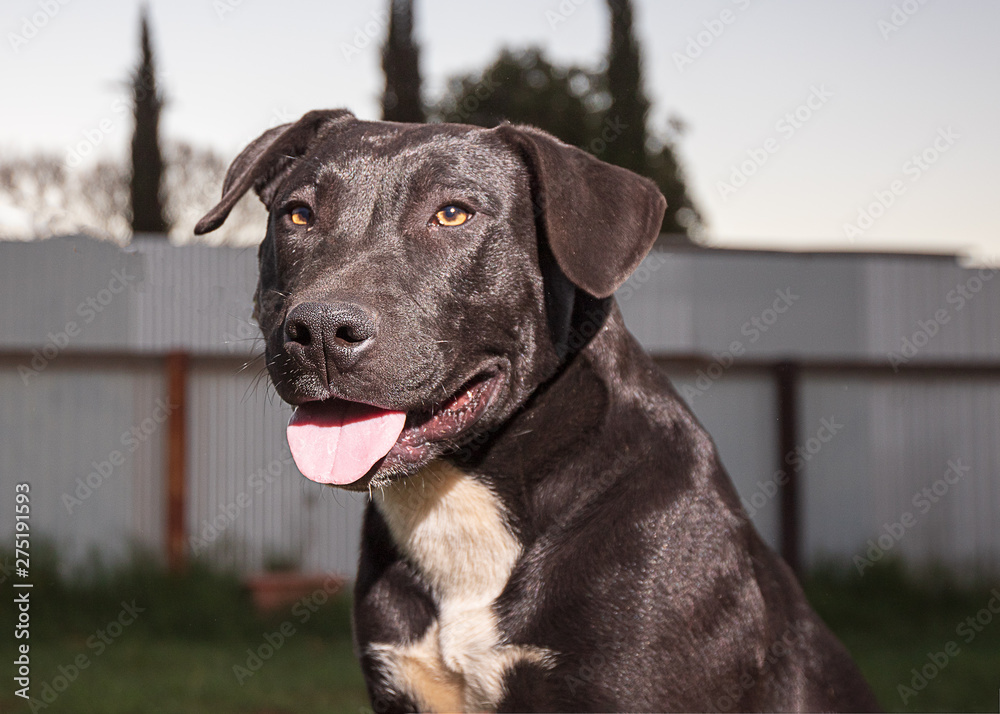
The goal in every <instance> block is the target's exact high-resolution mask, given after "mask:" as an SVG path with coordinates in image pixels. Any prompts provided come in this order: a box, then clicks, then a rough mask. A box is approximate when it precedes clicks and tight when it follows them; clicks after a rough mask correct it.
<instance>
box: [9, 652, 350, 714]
mask: <svg viewBox="0 0 1000 714" xmlns="http://www.w3.org/2000/svg"><path fill="white" fill-rule="evenodd" d="M261 634H263V632H262V633H261ZM262 641H263V640H261V639H255V640H245V641H236V640H234V641H231V642H198V641H191V640H177V639H161V638H156V639H151V638H150V637H149V636H144V635H135V636H132V637H130V636H129V635H128V634H124V635H122V637H121V638H120V639H119V640H117V641H115V642H114V644H113V645H111V646H110V647H108V648H107V650H106V651H105V652H104V653H102V654H101V655H100V656H98V657H90V665H89V666H88V667H87V669H84V670H82V671H80V672H79V674H78V675H77V677H76V679H75V681H74V682H73V683H72V684H71V685H70V686H68V687H66V688H65V689H64V691H63V692H62V693H61V694H59V695H58V698H57V699H56V700H55V701H54V702H53V703H52V706H51V707H50V708H48V709H45V710H42V711H53V712H74V713H79V714H85V713H87V712H101V713H102V714H126V713H132V712H135V713H137V714H138V713H143V714H154V713H155V714H175V713H176V714H195V713H201V712H204V713H205V714H217V713H218V714H228V713H230V712H232V713H233V714H236V713H240V714H250V713H256V714H265V712H266V713H267V714H278V713H279V712H282V713H284V712H288V713H289V714H293V713H298V712H302V713H303V714H309V713H311V712H316V713H319V712H323V713H327V712H345V713H346V712H350V713H351V714H357V713H358V712H359V711H360V710H361V709H362V708H363V707H367V705H368V701H367V696H366V694H365V689H364V684H363V682H362V679H361V672H360V670H359V669H358V666H357V663H356V662H355V659H354V654H353V652H352V651H351V645H350V642H349V641H345V640H342V639H340V640H333V641H330V640H328V639H326V638H322V637H317V636H315V635H311V634H304V633H298V634H296V635H295V636H293V637H292V638H291V639H290V640H289V641H288V642H286V643H285V644H284V645H283V646H282V647H281V648H279V649H278V650H277V651H276V652H275V653H274V655H273V656H272V657H271V658H270V659H268V660H267V661H265V662H264V663H263V666H261V667H260V669H259V670H257V671H256V672H255V673H254V674H253V675H252V676H250V677H249V678H247V679H245V680H244V681H243V682H242V684H240V683H238V682H237V679H236V676H235V675H234V673H233V665H236V664H238V665H241V666H243V665H245V663H246V659H247V652H246V650H247V648H256V647H259V646H260V644H261V642H262ZM80 653H90V654H92V651H91V650H88V649H87V647H86V646H85V644H84V643H83V641H81V640H74V639H65V640H57V641H53V642H43V643H41V644H38V645H35V646H33V647H32V673H33V681H32V690H31V691H32V696H33V697H35V698H38V699H41V697H42V695H43V694H44V693H45V690H44V688H43V683H48V684H50V685H51V684H53V680H54V679H55V678H56V677H57V676H59V667H60V665H63V666H65V665H67V664H68V663H71V662H72V661H73V659H74V658H75V657H76V655H78V654H80ZM0 711H3V712H19V711H30V709H29V708H28V707H27V706H25V705H24V703H23V701H21V700H18V698H17V697H14V696H13V695H12V693H11V692H10V688H9V687H8V686H5V687H4V691H3V692H2V693H0Z"/></svg>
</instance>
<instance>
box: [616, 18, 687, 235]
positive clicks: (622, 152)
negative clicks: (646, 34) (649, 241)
mask: <svg viewBox="0 0 1000 714" xmlns="http://www.w3.org/2000/svg"><path fill="white" fill-rule="evenodd" d="M608 10H609V11H610V13H611V42H610V46H609V48H608V60H607V62H608V69H607V86H608V93H609V94H610V95H611V103H610V106H608V109H607V112H606V114H605V125H606V126H607V127H616V128H619V129H620V134H619V135H618V136H617V137H616V138H614V140H612V141H609V142H608V147H607V152H606V154H605V156H602V157H601V158H603V159H604V160H605V161H608V162H610V163H612V164H615V165H617V166H621V167H623V168H626V169H631V170H632V171H635V172H636V173H638V174H642V175H643V176H647V177H648V178H651V179H653V180H654V181H655V182H656V184H657V186H659V188H660V191H661V192H662V193H663V195H664V196H666V198H667V213H666V215H665V216H664V217H663V228H662V231H663V233H666V234H670V235H687V236H688V237H690V238H694V237H697V236H698V235H700V232H701V216H700V215H699V214H698V211H697V209H696V208H695V207H694V204H693V202H692V201H691V198H690V196H688V193H687V187H686V186H685V183H684V176H683V173H682V171H681V168H680V165H679V164H678V162H677V158H676V156H675V155H674V145H675V143H674V142H675V139H676V138H677V137H679V136H680V134H681V130H682V126H683V125H682V124H681V123H680V122H679V121H677V120H673V121H672V122H671V123H670V125H669V128H668V131H667V133H666V134H665V135H663V136H660V135H656V134H652V133H651V132H650V131H649V127H648V116H649V110H650V103H649V99H648V98H647V97H646V94H645V91H644V90H643V87H642V57H641V54H640V50H639V42H638V40H637V39H636V38H635V34H634V30H633V25H634V23H633V18H632V2H631V0H608Z"/></svg>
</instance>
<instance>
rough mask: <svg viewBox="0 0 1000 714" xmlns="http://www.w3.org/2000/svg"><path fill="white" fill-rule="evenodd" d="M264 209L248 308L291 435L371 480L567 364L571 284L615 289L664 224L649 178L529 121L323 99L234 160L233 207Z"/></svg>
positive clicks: (454, 437)
mask: <svg viewBox="0 0 1000 714" xmlns="http://www.w3.org/2000/svg"><path fill="white" fill-rule="evenodd" d="M250 188H253V189H254V190H255V191H256V193H257V195H258V196H259V197H260V199H261V201H263V203H264V204H265V205H266V206H267V208H268V210H269V212H270V216H269V220H268V227H267V235H266V237H265V238H264V241H263V242H262V243H261V246H260V253H259V258H260V282H259V284H258V288H257V294H256V297H255V316H256V318H257V320H258V322H259V324H260V327H261V330H262V332H263V334H264V339H265V344H266V359H267V367H268V370H269V372H270V375H271V379H272V381H273V382H274V385H275V388H276V389H277V391H278V394H279V395H280V396H281V397H282V398H283V399H284V400H285V401H287V402H289V403H290V404H293V405H295V406H296V407H297V409H296V412H295V414H294V415H293V417H292V420H291V422H290V424H289V431H288V437H289V445H290V446H291V448H292V453H293V456H294V457H295V460H296V463H297V464H298V466H299V468H300V469H301V470H302V472H303V473H304V474H305V475H306V476H308V477H310V478H312V479H313V480H316V481H320V482H322V483H331V484H336V485H339V486H343V487H346V488H352V489H362V488H367V487H369V485H371V484H378V483H380V482H385V481H387V480H389V479H392V478H395V477H399V476H404V475H408V474H410V473H413V472H414V471H416V470H417V469H418V468H419V467H420V466H422V465H423V464H425V463H427V462H428V461H430V460H431V459H433V458H435V457H437V456H440V455H441V454H443V453H445V452H447V451H448V450H450V449H453V448H455V447H456V446H458V445H460V444H461V443H463V442H465V441H467V440H470V439H472V438H474V437H476V436H477V435H479V436H481V435H483V434H489V433H492V432H494V431H495V430H497V429H498V428H500V426H501V425H502V424H503V423H504V422H505V421H506V420H507V419H508V418H509V417H510V415H511V414H512V413H513V412H514V411H515V410H516V409H517V408H518V407H519V406H520V405H521V404H523V403H524V402H525V400H526V399H527V398H528V397H529V396H530V394H531V393H532V391H534V390H535V389H536V387H538V385H540V384H541V383H542V382H543V381H545V380H546V379H548V378H550V377H551V376H552V375H553V374H554V373H555V372H556V370H557V369H558V368H559V364H560V362H561V360H563V359H564V357H565V355H566V352H567V350H568V349H569V347H567V345H569V343H570V340H569V339H568V338H569V332H570V330H571V322H572V319H571V318H572V314H573V309H574V308H573V306H574V303H575V304H577V305H579V303H580V302H581V300H583V301H587V300H590V301H594V302H597V301H600V300H601V299H604V298H607V297H609V296H610V295H611V294H612V293H613V292H614V290H615V289H616V288H617V287H618V286H619V285H620V284H621V283H622V282H623V281H624V280H625V279H626V278H627V277H628V276H629V274H630V273H631V272H632V271H633V270H634V269H635V267H636V266H637V265H638V263H639V262H640V261H641V260H642V258H643V256H644V255H645V254H646V252H647V251H648V250H649V248H650V246H651V245H652V242H653V240H654V239H655V237H656V234H657V231H658V229H659V226H660V221H661V220H662V217H663V211H664V208H665V205H666V204H665V201H664V200H663V197H662V196H661V195H660V193H659V191H657V189H656V187H655V186H654V185H653V184H652V183H651V182H649V181H647V180H646V179H643V178H640V177H638V176H636V175H635V174H633V173H631V172H629V171H625V170H623V169H620V168H617V167H614V166H611V165H609V164H605V163H603V162H601V161H598V160H597V159H595V158H594V157H592V156H591V155H589V154H587V153H585V152H583V151H581V150H579V149H576V148H573V147H570V146H567V145H565V144H563V143H561V142H559V141H558V140H556V139H555V138H553V137H551V136H549V135H548V134H545V133H544V132H541V131H539V130H537V129H532V128H528V127H516V126H509V125H504V126H500V127H497V128H495V129H482V128H479V127H472V126H464V125H457V124H436V125H422V124H396V123H389V122H367V121H359V120H357V119H356V118H355V117H354V116H353V115H351V114H350V113H349V112H347V111H314V112H310V113H308V114H306V115H305V116H303V117H302V119H300V120H299V121H298V122H296V123H294V124H286V125H284V126H280V127H276V128H274V129H271V130H270V131H267V132H265V133H264V134H263V135H261V136H260V137H259V138H258V139H257V140H255V141H254V142H253V143H251V144H250V145H249V146H248V147H247V148H246V149H244V150H243V152H242V153H241V154H240V155H239V156H238V157H237V158H236V159H235V160H234V161H233V164H232V166H231V167H230V168H229V172H228V174H227V175H226V179H225V184H224V186H223V191H222V200H221V201H220V202H219V204H218V205H216V206H215V207H214V208H213V209H212V210H211V211H210V212H209V213H208V214H207V215H206V216H205V217H204V218H203V219H202V220H201V221H200V222H199V224H198V226H197V228H196V229H195V232H196V233H199V234H201V233H206V232H208V231H212V230H214V229H216V228H218V227H219V226H220V225H222V223H223V222H224V221H225V219H226V216H227V215H228V214H229V212H230V210H232V208H233V206H234V205H235V203H236V202H237V201H238V200H239V199H240V197H241V196H242V195H243V194H244V193H246V192H247V191H248V190H249V189H250Z"/></svg>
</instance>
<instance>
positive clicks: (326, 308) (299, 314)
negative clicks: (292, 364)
mask: <svg viewBox="0 0 1000 714" xmlns="http://www.w3.org/2000/svg"><path fill="white" fill-rule="evenodd" d="M373 337H375V315H374V314H373V313H372V312H371V311H370V310H368V309H366V308H363V307H361V306H360V305H356V304H354V303H349V302H332V303H326V302H304V303H302V304H300V305H296V306H295V307H294V308H292V310H291V312H289V313H288V317H286V318H285V349H286V350H287V351H288V352H290V353H292V354H295V355H296V356H298V355H299V354H301V357H302V358H304V360H305V361H306V363H307V365H308V366H311V367H314V368H318V369H322V370H324V372H325V373H326V374H327V375H329V373H330V367H331V366H332V367H334V368H335V369H336V370H338V371H343V370H346V369H349V368H350V367H352V366H353V365H354V363H355V362H357V361H358V357H360V356H361V352H362V351H363V350H364V348H365V346H366V345H368V344H369V343H370V342H371V340H372V338H373ZM331 363H332V364H331Z"/></svg>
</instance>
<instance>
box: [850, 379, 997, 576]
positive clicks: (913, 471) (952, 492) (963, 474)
mask: <svg viewBox="0 0 1000 714" xmlns="http://www.w3.org/2000/svg"><path fill="white" fill-rule="evenodd" d="M998 416H1000V381H997V380H985V379H961V380H949V381H917V380H912V379H908V380H883V381H881V382H880V383H878V384H877V385H876V386H875V388H874V389H873V394H872V460H873V466H874V469H875V472H876V476H877V478H875V479H874V480H875V483H876V488H875V513H874V519H873V521H872V522H871V523H870V526H869V530H868V532H867V533H866V534H864V536H865V537H864V539H859V540H861V542H860V543H859V544H858V547H859V550H860V549H861V548H862V545H864V544H865V542H866V541H867V540H868V539H869V538H871V539H872V540H874V541H875V544H876V545H877V546H879V547H880V548H882V549H883V550H885V551H887V552H895V553H901V554H903V555H904V556H905V557H906V558H907V559H908V560H912V561H914V562H924V563H930V562H937V563H947V564H949V565H951V566H955V567H958V568H960V569H965V570H966V571H967V572H978V573H981V574H991V575H996V574H998V573H1000V523H998V517H1000V515H998V514H1000V440H998V439H997V425H998ZM956 466H957V467H958V468H957V470H956V469H955V467H956ZM965 469H968V470H967V471H965ZM952 482H953V483H952ZM905 514H910V515H909V517H908V518H909V520H910V522H911V523H912V524H913V525H912V526H910V527H905V528H904V530H903V531H902V533H903V534H902V536H901V537H895V536H894V535H893V532H897V533H898V532H900V531H899V528H896V527H895V524H897V523H900V522H901V521H902V520H903V518H904V515H905ZM904 525H905V524H904ZM880 538H881V540H882V542H881V543H880V542H879V539H880ZM890 541H891V545H890ZM887 545H888V546H889V547H885V546H887ZM865 549H867V546H866V545H865Z"/></svg>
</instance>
